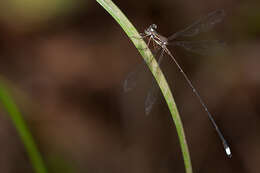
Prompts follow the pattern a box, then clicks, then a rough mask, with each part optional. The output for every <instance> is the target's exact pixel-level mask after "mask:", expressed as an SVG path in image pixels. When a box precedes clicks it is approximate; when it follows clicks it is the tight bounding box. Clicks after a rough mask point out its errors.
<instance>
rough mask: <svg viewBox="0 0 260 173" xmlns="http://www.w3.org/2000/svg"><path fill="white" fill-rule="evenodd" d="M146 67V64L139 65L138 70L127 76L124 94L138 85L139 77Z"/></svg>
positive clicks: (124, 83)
mask: <svg viewBox="0 0 260 173" xmlns="http://www.w3.org/2000/svg"><path fill="white" fill-rule="evenodd" d="M145 65H146V64H145V62H143V63H141V64H138V66H137V68H136V69H134V71H132V72H130V73H129V74H128V75H127V76H126V78H125V80H124V82H123V89H124V92H129V91H131V90H132V89H133V88H134V87H135V86H136V85H137V80H138V77H139V76H140V74H141V72H143V71H144V68H145Z"/></svg>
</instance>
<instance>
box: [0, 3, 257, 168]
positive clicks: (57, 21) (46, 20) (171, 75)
mask: <svg viewBox="0 0 260 173" xmlns="http://www.w3.org/2000/svg"><path fill="white" fill-rule="evenodd" d="M114 2H115V3H116V4H117V5H118V7H119V8H120V9H121V10H122V11H123V12H124V13H125V14H126V16H127V17H128V18H129V19H130V20H131V22H132V23H133V24H134V25H135V26H136V28H137V29H138V30H139V31H140V32H143V31H144V29H145V28H146V27H147V26H149V25H150V24H151V23H156V24H157V25H158V26H159V28H158V30H159V32H160V33H161V34H163V35H165V36H169V35H171V34H172V33H174V32H176V31H178V30H181V29H183V28H184V27H185V26H187V25H189V24H191V23H192V22H193V21H194V20H196V19H198V18H199V17H201V16H204V15H206V14H207V13H209V12H211V11H214V10H216V9H224V10H225V12H226V17H225V19H224V21H223V22H222V23H220V24H219V25H217V26H216V27H215V28H214V29H212V30H210V32H209V33H207V34H203V35H202V36H198V37H196V39H204V38H207V39H212V40H214V39H218V40H224V41H225V42H226V46H225V47H224V48H223V50H222V51H217V52H212V54H211V55H207V56H200V55H196V54H193V53H190V52H186V51H185V50H183V49H180V48H176V49H174V48H170V50H171V51H172V52H174V55H175V56H176V59H177V60H178V61H179V62H180V64H181V65H182V66H183V68H184V70H185V71H186V73H187V74H188V76H189V77H190V79H191V80H192V81H193V83H194V85H195V87H196V88H197V89H198V90H199V92H200V94H201V96H202V97H203V99H204V100H205V102H206V104H207V105H208V108H209V110H210V111H211V112H212V113H213V115H214V117H215V119H216V121H217V124H218V125H219V127H220V128H221V130H222V132H223V133H224V136H225V137H226V139H227V141H228V142H229V144H230V146H231V150H232V154H233V157H232V159H228V158H227V156H226V155H225V153H224V150H223V148H222V144H221V142H220V140H219V139H218V136H217V134H216V132H215V131H214V128H212V125H211V124H210V122H209V120H208V118H207V116H206V113H205V112H204V111H203V109H202V108H201V106H200V104H199V102H198V100H197V99H196V98H195V97H194V95H193V93H192V92H191V90H190V88H189V87H188V85H187V83H186V82H185V80H184V79H183V77H182V76H181V74H180V73H179V72H178V70H177V69H176V66H175V65H174V64H173V62H172V61H171V60H170V58H165V60H164V62H163V64H162V69H163V71H164V73H165V74H166V76H167V80H168V81H169V84H170V86H171V88H172V91H173V95H174V98H175V100H176V103H177V106H178V108H179V112H180V115H181V117H182V121H183V123H184V128H185V132H186V135H187V142H188V146H189V148H190V154H191V159H192V164H193V169H194V172H200V173H206V172H211V173H219V172H221V173H225V172H248V173H251V172H252V173H254V172H258V170H259V169H260V165H259V155H260V149H259V145H260V138H259V134H258V132H259V130H260V127H259V124H260V119H259V114H260V107H259V103H258V98H259V96H260V93H259V87H260V66H259V64H260V11H259V9H260V2H259V1H257V0H249V1H234V0H225V1H224V0H220V1H217V0H212V1H208V0H198V1H192V0H182V1H180V0H176V1H171V0H161V1H157V0H143V1H137V0H132V1H114ZM0 11H1V12H0V73H1V78H4V79H6V80H8V81H10V83H11V87H12V88H13V91H14V92H13V93H12V94H13V96H14V98H15V100H16V102H17V104H18V105H19V108H20V109H21V111H22V113H23V116H24V117H25V119H26V120H27V122H28V124H29V127H30V129H31V131H32V133H33V136H34V137H35V140H36V142H37V144H38V146H39V149H40V151H41V153H42V154H43V156H44V161H45V162H46V163H47V165H48V169H49V171H50V172H64V173H68V172H82V173H83V172H88V173H94V172H95V173H96V172H98V173H101V172H106V173H109V172H111V173H117V172H125V173H139V172H140V173H144V172H149V173H153V172H154V173H168V172H169V173H170V172H185V170H184V165H183V159H182V155H181V151H180V145H179V141H178V139H177V135H176V129H175V126H174V124H173V122H172V120H171V116H170V113H169V111H168V108H167V106H166V104H165V101H164V100H163V98H162V96H160V98H159V99H158V101H157V103H156V104H155V106H154V108H153V110H152V113H151V114H150V115H149V116H146V115H145V113H144V100H145V97H146V94H147V90H148V89H149V87H150V84H151V83H150V82H151V78H152V77H151V74H150V73H149V71H148V70H147V69H146V73H145V74H144V75H143V76H141V78H142V80H141V82H140V83H138V85H137V87H136V88H135V89H134V90H132V91H131V92H129V93H124V92H123V90H122V83H123V81H124V79H125V77H126V76H127V74H128V73H129V72H131V71H132V70H133V69H134V68H135V67H136V65H137V64H138V63H141V62H142V59H141V56H140V55H139V54H138V51H137V50H136V48H135V47H134V46H133V44H132V43H131V41H130V40H129V38H128V37H127V36H126V34H125V33H124V32H123V30H122V29H121V28H120V27H119V25H118V24H117V23H116V22H115V21H114V20H113V19H112V17H111V16H110V15H109V14H108V13H107V12H106V11H105V10H104V9H103V8H102V7H101V6H100V5H99V4H98V3H97V2H95V1H87V0H85V1H84V0H76V1H75V0H24V1H19V0H8V1H1V2H0ZM0 119H1V120H0V141H1V142H0V153H1V156H0V170H1V172H3V173H16V172H21V173H23V172H27V173H28V172H33V169H32V166H31V164H30V162H29V159H28V156H27V154H26V151H25V149H24V147H23V145H22V143H21V141H20V138H19V136H18V135H17V132H16V130H15V128H14V126H13V124H12V122H11V121H10V119H9V117H8V116H7V115H6V113H5V111H4V109H3V107H1V116H0Z"/></svg>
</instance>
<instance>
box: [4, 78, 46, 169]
mask: <svg viewBox="0 0 260 173" xmlns="http://www.w3.org/2000/svg"><path fill="white" fill-rule="evenodd" d="M0 101H1V102H2V106H3V107H4V108H5V109H6V111H7V112H8V115H9V116H10V118H11V120H12V122H13V123H14V126H15V128H16V130H17V132H18V134H19V136H20V138H21V140H22V142H23V144H24V146H25V149H26V151H27V153H28V156H29V158H30V161H31V164H32V166H33V168H34V171H35V172H36V173H47V169H46V167H45V165H44V162H43V159H42V157H41V154H40V152H39V150H38V149H37V147H36V144H35V142H34V140H33V137H32V135H31V133H30V130H29V128H28V127H27V125H26V122H25V120H24V119H23V117H22V115H21V113H20V111H19V109H18V108H17V106H16V104H15V103H14V101H13V99H12V97H11V96H10V94H9V91H8V88H7V87H6V86H5V84H4V83H3V82H2V81H0Z"/></svg>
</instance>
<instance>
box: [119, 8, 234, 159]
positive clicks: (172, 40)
mask: <svg viewBox="0 0 260 173" xmlns="http://www.w3.org/2000/svg"><path fill="white" fill-rule="evenodd" d="M224 16H225V12H224V11H223V10H216V11H213V12H211V13H209V14H208V15H207V16H205V17H202V18H200V19H199V20H197V21H196V22H194V23H193V24H191V25H190V26H188V27H187V28H185V29H184V30H181V31H179V32H176V33H174V34H173V35H171V36H170V37H164V36H162V35H160V34H159V33H158V32H157V31H156V29H157V25H155V24H152V25H150V26H149V27H148V28H147V29H146V30H145V31H144V33H143V34H141V36H142V37H143V38H148V47H149V45H150V43H151V42H152V43H153V44H154V47H155V46H157V47H159V51H158V52H159V53H157V56H158V64H159V65H160V63H161V61H162V59H163V57H164V54H167V55H169V56H170V57H171V59H172V60H173V61H174V63H175V64H176V66H177V67H178V69H179V71H180V72H181V73H182V75H183V76H184V78H185V80H186V81H187V83H188V84H189V86H190V87H191V89H192V92H193V93H194V94H195V96H196V97H197V98H198V100H199V102H200V104H201V105H202V107H203V108H204V110H205V112H206V113H207V115H208V117H209V119H210V121H211V123H212V124H213V126H214V127H215V129H216V131H217V133H218V135H219V137H220V139H221V141H222V144H223V147H224V149H225V151H226V154H227V155H228V157H231V156H232V155H231V150H230V148H229V146H228V144H227V142H226V140H225V139H224V137H223V135H222V133H221V131H220V130H219V128H218V126H217V124H216V122H215V120H214V118H213V116H212V115H211V113H210V112H209V111H208V108H207V106H206V104H205V103H204V101H203V100H202V98H201V96H200V95H199V93H198V91H197V90H196V89H195V87H194V86H193V84H192V82H191V80H190V79H189V78H188V76H187V75H186V73H185V72H184V71H183V69H182V67H181V66H180V64H179V63H178V62H177V61H176V59H175V58H174V56H173V55H172V53H171V52H170V50H169V49H168V47H167V46H168V45H174V46H181V47H183V48H184V49H186V50H188V51H192V52H196V53H200V54H206V53H207V50H208V49H209V48H211V47H215V46H217V45H219V44H221V42H220V41H216V40H213V41H209V40H202V41H180V40H177V38H180V37H191V36H195V35H197V34H199V33H201V32H206V31H208V30H209V29H211V28H212V27H214V25H216V24H217V23H219V22H221V21H222V19H223V17H224ZM142 68H143V66H139V68H138V69H137V70H136V71H133V72H132V73H130V74H129V75H128V76H127V78H126V80H125V81H124V91H125V92H127V91H129V90H131V89H132V88H133V87H134V86H135V85H136V83H135V77H136V75H137V74H138V72H140V69H142ZM158 92H159V88H158V85H156V83H155V81H154V80H153V84H152V87H151V89H150V90H149V92H148V95H147V98H146V100H145V113H146V114H149V113H150V112H151V109H152V107H153V104H154V103H155V102H156V99H157V95H158Z"/></svg>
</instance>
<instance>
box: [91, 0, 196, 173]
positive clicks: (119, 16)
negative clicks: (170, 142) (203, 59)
mask: <svg viewBox="0 0 260 173" xmlns="http://www.w3.org/2000/svg"><path fill="white" fill-rule="evenodd" d="M96 1H97V2H98V3H99V4H100V5H101V6H102V7H103V8H104V9H106V10H107V12H108V13H109V14H110V15H111V16H112V17H113V18H114V19H115V20H116V21H117V22H118V23H119V25H120V26H121V27H122V28H123V30H124V31H125V33H126V34H127V35H128V37H129V38H130V39H131V40H132V42H133V43H134V45H135V46H136V48H137V49H138V51H139V52H140V54H141V55H142V57H143V59H144V60H145V61H146V63H147V65H148V67H149V69H150V70H151V72H152V74H153V76H154V77H155V79H156V81H157V83H158V85H159V86H160V89H161V91H162V93H163V96H164V98H165V100H166V102H167V105H168V107H169V110H170V112H171V115H172V118H173V121H174V123H175V126H176V129H177V133H178V137H179V140H180V145H181V150H182V155H183V159H184V165H185V169H186V173H192V165H191V160H190V154H189V150H188V145H187V142H186V138H185V134H184V130H183V125H182V122H181V119H180V115H179V113H178V110H177V107H176V104H175V101H174V99H173V96H172V93H171V91H170V88H169V85H168V83H167V81H166V79H165V77H164V75H163V73H162V71H161V70H160V68H159V66H158V64H157V62H156V60H155V58H154V57H153V55H152V53H151V51H150V50H149V49H148V47H147V45H146V43H145V42H144V41H143V39H139V38H141V36H140V35H139V33H138V32H137V30H136V29H135V28H134V26H133V25H132V24H131V23H130V21H129V20H128V19H127V18H126V16H125V15H124V14H123V13H122V12H121V10H120V9H119V8H118V7H117V6H116V5H115V4H114V3H113V2H112V1H111V0H96Z"/></svg>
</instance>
